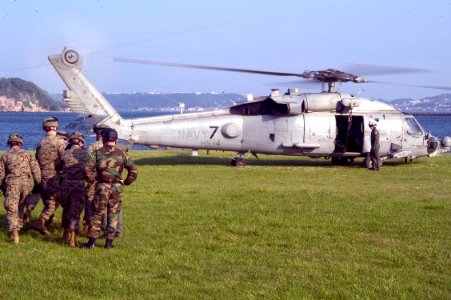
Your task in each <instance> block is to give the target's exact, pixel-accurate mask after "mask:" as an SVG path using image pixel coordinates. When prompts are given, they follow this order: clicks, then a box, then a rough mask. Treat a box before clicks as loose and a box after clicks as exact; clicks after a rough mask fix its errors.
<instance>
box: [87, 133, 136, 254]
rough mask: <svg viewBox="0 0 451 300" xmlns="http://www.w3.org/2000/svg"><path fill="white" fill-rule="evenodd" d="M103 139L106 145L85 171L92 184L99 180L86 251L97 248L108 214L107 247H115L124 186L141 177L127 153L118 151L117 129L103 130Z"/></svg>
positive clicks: (91, 159)
mask: <svg viewBox="0 0 451 300" xmlns="http://www.w3.org/2000/svg"><path fill="white" fill-rule="evenodd" d="M102 138H103V141H104V143H105V145H104V146H103V148H101V149H99V150H96V151H95V152H94V154H93V155H91V157H90V159H89V160H88V162H87V164H86V167H85V170H84V171H85V175H86V178H87V179H88V181H90V182H93V181H94V180H97V181H98V183H97V186H96V194H95V198H94V202H93V208H94V215H93V216H92V217H91V219H90V222H89V233H88V237H89V241H88V243H86V244H84V245H83V247H84V248H89V249H92V248H94V245H95V242H96V239H97V237H98V235H99V232H100V226H101V224H102V216H103V214H106V215H107V220H108V222H107V235H106V243H105V248H107V249H109V248H112V247H113V240H114V239H115V238H116V226H117V221H118V215H119V212H120V211H121V206H122V190H123V187H124V185H129V184H131V183H132V182H134V181H135V180H136V177H137V176H138V169H137V168H136V166H135V164H134V163H133V161H132V160H131V159H130V158H129V157H128V155H127V153H126V152H125V151H123V150H120V149H118V148H116V141H117V132H116V130H114V129H111V128H108V129H105V130H103V132H102ZM124 168H125V169H127V171H128V174H127V177H126V179H125V180H122V171H123V169H124Z"/></svg>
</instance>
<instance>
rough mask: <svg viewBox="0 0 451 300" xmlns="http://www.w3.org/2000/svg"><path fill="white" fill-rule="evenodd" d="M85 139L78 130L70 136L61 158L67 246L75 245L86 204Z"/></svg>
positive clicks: (61, 188)
mask: <svg viewBox="0 0 451 300" xmlns="http://www.w3.org/2000/svg"><path fill="white" fill-rule="evenodd" d="M84 144H85V139H84V137H83V135H82V134H81V133H79V132H75V133H73V134H72V135H71V136H70V143H69V146H70V148H69V149H68V150H66V152H65V153H64V154H63V156H62V158H61V160H62V162H63V169H62V172H61V186H60V190H61V205H62V206H63V216H64V217H63V221H62V225H63V228H64V236H63V238H64V239H66V240H67V242H68V243H69V246H71V247H76V246H77V235H78V230H79V226H80V214H81V212H82V211H83V208H84V207H85V204H86V187H85V176H84V173H83V170H84V167H85V165H86V162H87V161H88V159H89V157H90V155H89V154H88V152H87V151H86V150H85V149H83V145H84Z"/></svg>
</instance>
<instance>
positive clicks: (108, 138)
mask: <svg viewBox="0 0 451 300" xmlns="http://www.w3.org/2000/svg"><path fill="white" fill-rule="evenodd" d="M102 138H103V142H104V143H106V142H115V141H117V131H116V130H114V129H113V128H106V129H104V130H102Z"/></svg>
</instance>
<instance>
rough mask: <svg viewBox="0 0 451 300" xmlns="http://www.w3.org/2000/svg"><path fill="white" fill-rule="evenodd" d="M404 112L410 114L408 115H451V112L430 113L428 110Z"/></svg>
mask: <svg viewBox="0 0 451 300" xmlns="http://www.w3.org/2000/svg"><path fill="white" fill-rule="evenodd" d="M403 113H404V114H408V115H414V116H432V117H435V116H437V117H440V116H451V112H442V113H440V112H436V113H435V112H433V113H428V112H413V113H412V112H403Z"/></svg>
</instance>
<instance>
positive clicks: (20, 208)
mask: <svg viewBox="0 0 451 300" xmlns="http://www.w3.org/2000/svg"><path fill="white" fill-rule="evenodd" d="M31 189H32V182H31V180H30V179H29V178H28V177H26V176H20V177H11V178H7V180H6V188H5V199H4V202H3V206H4V207H5V210H6V220H7V222H8V232H12V231H15V230H17V231H20V229H21V228H22V219H23V212H24V207H25V199H26V198H27V197H28V195H29V194H30V193H31Z"/></svg>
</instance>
